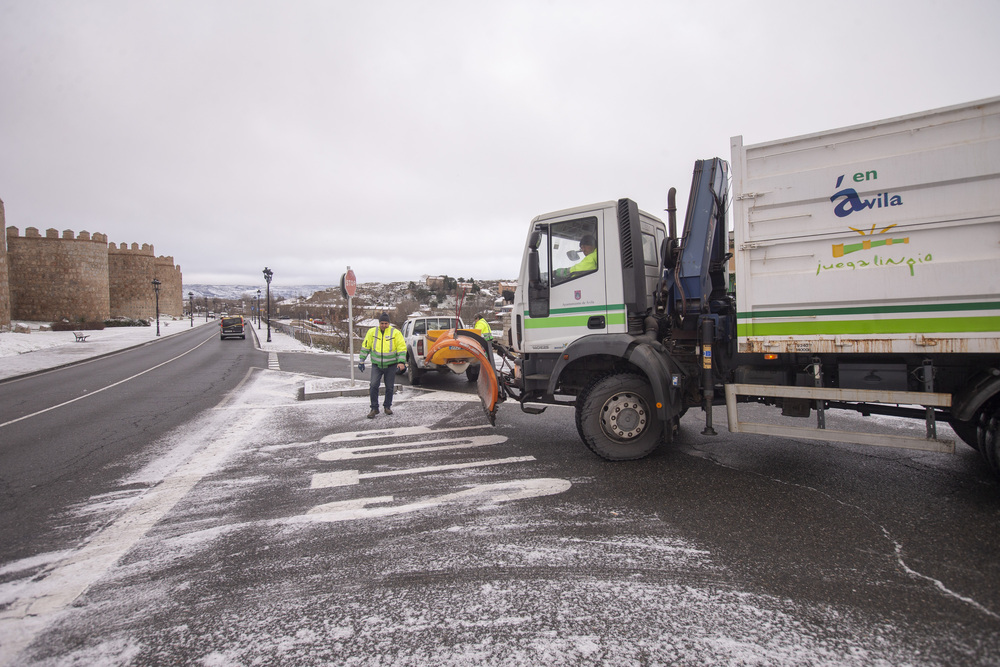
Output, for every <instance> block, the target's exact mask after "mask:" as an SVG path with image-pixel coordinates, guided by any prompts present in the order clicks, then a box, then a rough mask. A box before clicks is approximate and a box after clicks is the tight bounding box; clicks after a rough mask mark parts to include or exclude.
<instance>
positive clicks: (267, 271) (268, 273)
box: [264, 266, 274, 343]
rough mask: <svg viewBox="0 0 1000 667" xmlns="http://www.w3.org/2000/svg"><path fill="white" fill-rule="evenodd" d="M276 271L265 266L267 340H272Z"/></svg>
mask: <svg viewBox="0 0 1000 667" xmlns="http://www.w3.org/2000/svg"><path fill="white" fill-rule="evenodd" d="M273 275H274V271H272V270H271V269H269V268H267V267H266V266H265V267H264V280H265V281H266V282H267V342H268V343H270V342H271V276H273Z"/></svg>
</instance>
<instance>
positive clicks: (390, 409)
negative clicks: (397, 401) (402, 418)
mask: <svg viewBox="0 0 1000 667" xmlns="http://www.w3.org/2000/svg"><path fill="white" fill-rule="evenodd" d="M385 414H387V415H391V414H392V408H390V407H389V406H388V405H387V406H385Z"/></svg>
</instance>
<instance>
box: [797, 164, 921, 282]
mask: <svg viewBox="0 0 1000 667" xmlns="http://www.w3.org/2000/svg"><path fill="white" fill-rule="evenodd" d="M877 179H878V172H877V171H875V170H874V169H872V170H870V171H865V172H858V173H856V174H854V175H853V176H852V177H851V180H852V181H854V182H855V183H863V182H866V181H874V180H877ZM843 183H844V176H843V175H841V176H839V177H838V178H837V185H836V186H835V187H837V188H840V187H841V185H843ZM838 200H840V201H839V202H838ZM830 201H831V202H833V203H834V204H835V206H834V208H833V212H834V214H836V216H837V217H838V218H846V217H847V216H849V215H851V214H852V213H863V212H865V211H870V210H874V209H880V208H887V207H890V206H902V205H903V198H902V197H900V196H899V195H893V194H890V193H888V192H880V193H877V194H876V195H875V196H874V197H872V198H871V199H862V198H861V196H860V195H859V194H858V191H857V190H855V189H854V188H844V189H842V190H837V192H835V193H834V194H833V196H831V197H830ZM895 226H896V225H895V224H891V225H887V226H885V227H883V228H882V229H880V230H878V231H876V228H877V223H876V224H873V225H872V226H871V228H870V229H869V230H868V231H866V230H864V229H859V228H857V227H850V226H849V227H848V229H850V230H851V231H853V232H857V233H858V234H860V235H861V236H864V237H866V238H865V240H864V241H861V242H859V243H835V244H833V246H832V247H831V255H832V256H833V258H834V259H840V258H842V257H845V256H846V255H851V254H853V253H857V252H862V251H866V250H872V249H873V248H882V247H887V246H894V245H904V244H909V242H910V237H908V236H903V237H898V238H894V237H892V236H882V235H883V234H887V233H888V232H889V230H891V229H892V228H893V227H895ZM876 235H878V236H879V237H880V238H877V239H876V238H871V237H874V236H876ZM933 259H934V258H933V257H932V256H931V254H930V253H927V254H926V255H922V256H920V255H918V256H916V257H911V256H907V255H906V254H905V253H901V254H899V255H895V254H885V252H883V253H882V254H879V253H876V254H874V255H859V256H856V257H855V258H853V259H851V260H848V261H838V262H831V263H830V264H824V263H823V262H819V264H818V265H817V267H816V275H819V274H820V272H822V271H831V270H836V269H852V270H853V269H864V268H868V267H880V266H881V267H885V266H896V265H900V264H902V265H905V266H907V267H909V269H910V275H911V276H912V275H914V271H913V268H914V267H915V266H916V265H917V264H924V263H926V262H930V261H933Z"/></svg>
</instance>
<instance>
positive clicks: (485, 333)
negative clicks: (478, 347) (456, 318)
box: [475, 317, 493, 340]
mask: <svg viewBox="0 0 1000 667" xmlns="http://www.w3.org/2000/svg"><path fill="white" fill-rule="evenodd" d="M475 329H476V331H478V332H479V335H480V336H482V337H483V338H484V339H485V340H493V330H492V329H490V324H489V322H487V321H486V319H485V318H483V317H480V318H479V319H478V320H477V321H476V326H475Z"/></svg>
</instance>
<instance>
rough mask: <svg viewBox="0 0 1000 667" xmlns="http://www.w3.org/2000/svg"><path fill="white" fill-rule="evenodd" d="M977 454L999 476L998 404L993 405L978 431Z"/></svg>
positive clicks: (999, 434)
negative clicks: (978, 453)
mask: <svg viewBox="0 0 1000 667" xmlns="http://www.w3.org/2000/svg"><path fill="white" fill-rule="evenodd" d="M979 452H980V453H981V454H982V455H983V458H984V459H986V462H987V463H989V464H990V468H991V469H992V470H993V474H994V475H997V476H1000V403H993V404H992V405H991V409H990V410H989V411H988V412H986V415H985V419H984V420H983V422H982V428H980V429H979Z"/></svg>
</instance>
